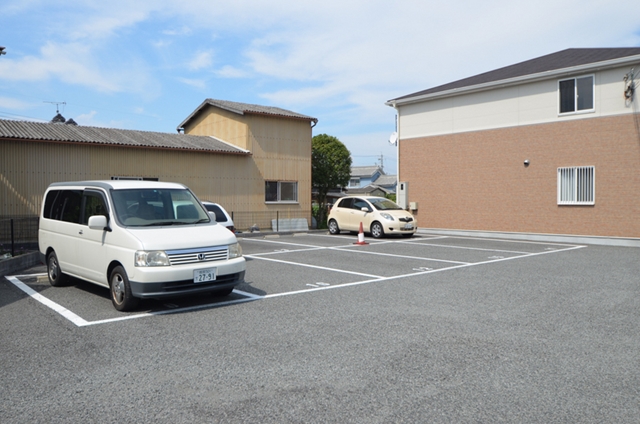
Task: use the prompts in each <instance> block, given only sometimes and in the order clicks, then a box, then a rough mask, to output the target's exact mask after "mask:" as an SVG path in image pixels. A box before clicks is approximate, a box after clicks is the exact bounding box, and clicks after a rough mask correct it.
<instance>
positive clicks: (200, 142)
mask: <svg viewBox="0 0 640 424" xmlns="http://www.w3.org/2000/svg"><path fill="white" fill-rule="evenodd" d="M0 138H2V139H14V140H36V141H49V142H59V143H86V144H100V145H108V146H128V147H147V148H152V149H176V150H197V151H204V152H219V153H227V154H249V152H247V151H246V150H244V149H241V148H239V147H234V146H232V145H230V144H228V143H225V142H223V141H221V140H218V139H216V138H214V137H208V136H197V135H186V134H170V133H161V132H151V131H137V130H121V129H115V128H98V127H83V126H76V125H65V124H52V123H42V122H28V121H11V120H5V119H0Z"/></svg>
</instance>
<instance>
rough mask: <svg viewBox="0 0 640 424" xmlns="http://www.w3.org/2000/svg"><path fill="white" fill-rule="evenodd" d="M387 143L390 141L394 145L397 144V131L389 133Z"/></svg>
mask: <svg viewBox="0 0 640 424" xmlns="http://www.w3.org/2000/svg"><path fill="white" fill-rule="evenodd" d="M389 143H391V144H392V145H394V146H395V145H397V144H398V133H397V132H392V133H391V135H390V136H389Z"/></svg>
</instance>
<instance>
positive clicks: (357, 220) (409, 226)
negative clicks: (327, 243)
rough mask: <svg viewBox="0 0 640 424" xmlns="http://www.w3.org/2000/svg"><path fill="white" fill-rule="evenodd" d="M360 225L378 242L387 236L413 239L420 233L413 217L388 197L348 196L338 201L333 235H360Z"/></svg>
mask: <svg viewBox="0 0 640 424" xmlns="http://www.w3.org/2000/svg"><path fill="white" fill-rule="evenodd" d="M360 224H362V227H363V230H364V231H366V232H370V233H371V235H372V236H373V237H374V238H380V237H384V236H385V234H386V235H391V234H401V235H402V236H404V237H411V236H413V235H414V234H415V232H416V230H417V229H418V225H417V222H416V219H415V218H414V216H413V215H411V214H410V213H409V212H407V211H405V210H404V209H402V208H401V207H400V206H398V205H397V204H395V203H394V202H392V201H391V200H389V199H385V198H384V197H375V196H347V197H343V198H341V199H338V201H337V202H336V204H335V205H334V206H333V207H332V208H331V212H330V213H329V218H328V225H329V232H330V233H331V234H339V233H340V231H342V230H348V231H359V230H360Z"/></svg>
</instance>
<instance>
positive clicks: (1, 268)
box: [0, 252, 41, 276]
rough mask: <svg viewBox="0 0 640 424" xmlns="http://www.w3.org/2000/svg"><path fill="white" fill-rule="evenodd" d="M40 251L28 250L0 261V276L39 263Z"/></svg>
mask: <svg viewBox="0 0 640 424" xmlns="http://www.w3.org/2000/svg"><path fill="white" fill-rule="evenodd" d="M40 263H41V262H40V252H30V253H25V254H24V255H19V256H15V257H13V258H9V259H3V260H1V261H0V276H5V275H10V274H13V273H15V272H16V271H21V270H23V269H27V268H31V267H32V266H35V265H39V264H40Z"/></svg>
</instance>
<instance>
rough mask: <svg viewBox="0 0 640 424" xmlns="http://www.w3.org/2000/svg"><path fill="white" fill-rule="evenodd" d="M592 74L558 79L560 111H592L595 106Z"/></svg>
mask: <svg viewBox="0 0 640 424" xmlns="http://www.w3.org/2000/svg"><path fill="white" fill-rule="evenodd" d="M593 81H594V80H593V75H589V76H586V77H580V78H571V79H566V80H561V81H558V93H559V96H560V97H559V101H560V113H575V112H588V111H592V110H593V109H594V108H595V106H594V103H593V100H594V95H593V91H594V86H593Z"/></svg>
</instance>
